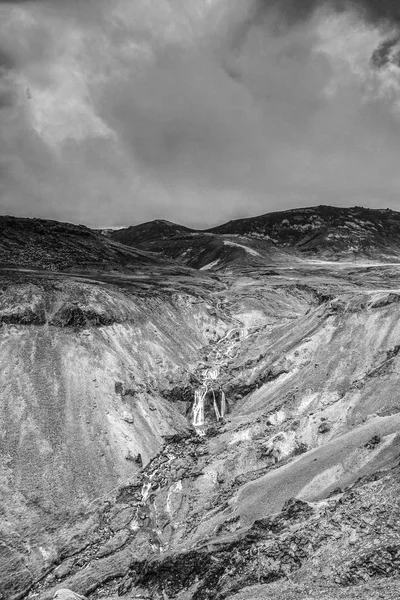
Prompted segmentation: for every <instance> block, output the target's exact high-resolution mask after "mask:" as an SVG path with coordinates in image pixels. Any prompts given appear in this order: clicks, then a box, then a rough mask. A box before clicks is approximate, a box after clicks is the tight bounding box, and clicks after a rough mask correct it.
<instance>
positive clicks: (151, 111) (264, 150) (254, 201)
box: [0, 0, 400, 226]
mask: <svg viewBox="0 0 400 600" xmlns="http://www.w3.org/2000/svg"><path fill="white" fill-rule="evenodd" d="M350 5H351V7H352V8H351V10H350V9H349V6H350ZM397 22H398V10H397V7H396V5H395V4H394V3H393V4H391V3H389V2H387V3H386V2H380V3H379V4H378V3H375V2H366V1H363V2H361V0H360V1H356V0H354V2H352V3H351V4H349V3H344V2H342V3H340V2H332V1H330V2H328V1H327V2H322V3H321V2H316V1H312V0H304V1H303V2H302V3H299V2H298V1H297V2H295V1H294V0H293V1H289V0H279V2H278V1H277V0H276V1H273V0H271V1H263V2H261V0H257V1H254V0H159V2H157V3H155V2H153V3H149V2H148V1H147V0H135V2H131V1H129V0H117V1H115V2H111V1H109V0H99V1H98V2H97V1H96V2H95V1H94V0H86V1H85V0H81V1H80V2H74V3H67V2H61V0H58V1H57V0H36V1H33V0H32V1H30V2H0V140H1V145H0V177H1V180H0V209H1V210H2V212H12V213H14V214H20V215H22V214H25V215H32V216H33V215H34V216H48V217H52V218H60V219H69V220H72V221H83V222H85V223H88V224H91V225H95V226H105V225H107V224H109V225H123V224H129V223H132V222H139V221H142V220H147V219H150V218H157V217H165V218H169V219H171V220H177V221H181V222H184V223H188V224H189V225H195V226H205V225H208V224H210V225H211V224H214V223H217V222H220V221H223V220H226V219H230V218H234V217H235V216H244V215H248V214H252V213H253V214H254V213H261V212H266V211H268V210H274V209H278V208H285V207H293V206H297V205H307V204H315V203H316V204H320V203H334V204H338V203H343V204H346V203H349V204H354V203H358V204H367V205H371V206H372V205H380V204H383V205H390V206H392V207H396V202H397V194H398V189H399V186H400V181H399V178H398V175H397V172H398V167H397V164H396V162H397V161H396V156H398V152H399V150H400V148H399V145H400V142H399V139H398V128H399V118H400V86H399V83H398V82H399V81H400V77H399V67H398V65H396V63H395V61H393V60H386V61H381V64H379V65H377V64H376V61H375V62H374V61H372V60H371V57H372V56H374V53H375V52H376V51H377V49H379V48H383V50H382V53H383V54H384V53H385V48H386V49H387V50H388V53H389V54H388V56H389V58H390V57H391V56H392V54H393V52H394V48H395V46H392V45H390V44H389V46H387V47H385V43H387V40H396V39H397V38H396V35H397V34H396V33H395V31H396V28H397ZM390 52H392V54H390ZM383 54H382V55H383ZM375 56H376V55H375ZM378 66H379V68H378Z"/></svg>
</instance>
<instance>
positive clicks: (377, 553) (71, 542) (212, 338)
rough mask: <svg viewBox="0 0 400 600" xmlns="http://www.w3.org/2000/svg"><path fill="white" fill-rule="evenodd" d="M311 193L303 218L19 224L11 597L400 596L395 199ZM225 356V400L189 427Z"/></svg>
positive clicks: (9, 336) (5, 414) (5, 277)
mask: <svg viewBox="0 0 400 600" xmlns="http://www.w3.org/2000/svg"><path fill="white" fill-rule="evenodd" d="M322 208H326V207H322ZM312 210H313V209H308V212H307V211H302V212H301V211H299V213H298V214H295V217H296V219H297V220H296V222H295V229H292V217H293V213H295V211H289V212H288V213H283V214H281V216H280V217H279V218H280V221H279V218H278V217H277V216H276V215H274V216H273V217H271V218H269V220H268V218H264V221H262V218H261V217H259V218H257V219H258V220H257V219H254V220H253V221H254V222H253V225H252V227H251V228H250V229H251V230H244V229H243V228H244V225H243V222H242V221H240V222H238V223H237V226H236V229H235V225H234V223H233V224H232V223H231V224H227V225H226V226H224V227H222V228H220V229H219V230H218V231H215V230H214V231H213V232H192V231H190V230H186V229H185V228H179V227H178V228H176V229H175V226H174V225H173V224H165V222H155V223H154V224H153V225H151V227H150V226H146V227H145V228H144V229H143V226H140V227H141V229H140V228H138V230H137V238H136V240H135V231H136V230H135V228H130V229H129V230H126V232H127V233H126V232H124V230H122V232H117V233H118V238H119V239H118V241H113V240H110V237H109V236H110V235H111V236H112V237H114V236H115V237H117V236H116V234H114V233H112V234H110V233H107V235H106V236H101V235H100V233H96V232H90V230H88V232H89V233H88V232H86V231H84V230H79V228H75V229H74V227H75V226H67V227H66V228H65V230H63V226H62V224H58V230H57V236H58V238H59V240H60V242H59V247H58V248H54V244H53V241H52V238H51V235H53V232H54V227H55V225H54V224H53V223H51V224H48V223H47V222H41V223H40V228H41V234H40V236H38V234H37V231H36V229H35V228H37V223H36V224H34V226H33V229H32V230H29V232H30V233H29V240H28V239H27V238H26V237H25V238H23V237H22V235H25V234H22V235H21V232H20V233H19V234H18V235H19V237H20V239H23V240H25V241H24V243H25V244H26V245H27V246H26V247H27V248H28V250H29V248H31V249H32V250H31V251H30V252H31V254H30V256H33V258H32V259H29V260H28V259H24V260H22V258H18V261H19V263H18V264H17V262H16V261H15V260H13V259H11V258H10V256H13V252H14V250H12V251H10V252H11V254H10V255H5V258H4V261H2V262H3V265H4V266H3V268H2V270H1V294H0V322H1V323H2V326H1V329H0V348H1V358H2V363H1V364H2V369H1V370H0V389H1V398H0V399H1V402H0V411H1V428H2V429H1V440H2V446H1V448H2V462H1V469H2V471H1V479H0V482H1V483H0V485H1V487H0V492H1V497H2V512H3V514H2V518H1V523H2V525H1V539H2V542H1V545H0V573H1V575H0V590H1V592H2V593H3V596H4V598H7V600H8V599H10V600H17V599H22V598H29V599H40V600H48V599H51V598H52V597H53V594H54V591H55V590H56V589H59V588H70V589H72V590H74V591H75V592H78V593H81V594H85V595H87V596H89V597H90V598H93V599H94V598H117V597H126V598H134V597H136V598H140V597H141V598H153V599H162V600H165V599H168V598H177V599H178V600H192V599H193V600H205V599H209V600H212V599H221V600H222V599H223V598H228V597H232V598H235V600H249V599H250V598H254V599H260V600H261V599H262V598H272V597H274V598H282V599H283V600H289V599H291V598H302V599H304V600H305V599H306V598H307V599H308V598H310V599H315V600H317V599H318V600H319V599H320V598H321V599H322V598H327V599H332V600H339V599H342V598H357V599H360V600H361V599H364V598H380V597H382V598H383V597H384V598H396V597H398V593H399V589H400V580H399V566H400V532H399V528H398V522H399V512H400V510H399V509H400V507H399V500H398V498H399V492H400V489H399V468H400V466H399V458H400V437H399V425H400V409H399V399H398V376H399V371H400V326H399V314H400V313H399V307H400V261H399V248H400V246H398V245H397V242H396V241H394V240H395V238H396V235H397V227H398V226H399V224H400V215H398V214H397V213H393V212H389V214H386V213H382V214H380V215H377V214H375V212H380V211H366V210H365V209H357V210H355V209H354V210H353V209H349V210H348V211H345V210H344V209H341V210H342V213H341V214H340V215H338V214H336V213H335V211H334V209H331V212H329V211H327V210H320V209H316V211H314V212H310V211H312ZM338 210H339V209H338ZM361 210H362V211H364V212H363V213H362V214H361V213H360V211H361ZM332 211H333V217H334V219H333V217H332V214H331V213H332ZM352 211H353V212H352ZM344 213H345V214H344ZM369 213H371V214H369ZM372 213H373V214H372ZM327 215H328V216H327ZM300 217H301V218H302V219H303V220H299V219H300ZM311 217H313V218H311ZM328 217H329V219H330V221H329V223H328V225H329V228H328V229H329V232H328V233H327V230H326V231H325V230H324V229H323V227H324V226H325V225H323V223H322V224H321V223H320V225H318V227H316V226H315V223H316V222H318V223H319V222H321V221H322V220H323V219H325V220H329V219H328ZM318 219H319V221H318ZM332 219H333V220H332ZM335 219H336V220H335ZM17 221H18V220H17ZM360 221H363V223H364V224H363V225H360ZM262 222H263V223H264V224H265V223H267V224H268V223H269V224H270V225H269V227H270V228H271V227H274V228H275V229H274V231H275V233H274V234H273V235H271V231H269V230H268V231H267V230H264V229H262V228H261V225H260V223H262ZM271 223H272V225H271ZM343 223H350V225H346V227H347V229H346V231H345V232H344V230H343V229H342V227H344V225H342V224H343ZM368 223H370V225H369V224H368ZM11 224H12V231H14V232H15V228H16V227H18V223H17V222H15V221H13V222H12V223H11ZM245 224H246V227H248V223H247V222H246V223H245ZM310 224H311V226H312V227H314V226H315V227H314V229H312V227H311V229H310V227H308V225H310ZM28 225H29V223H28ZM28 225H27V224H26V223H25V222H24V223H23V226H24V227H27V226H28ZM9 226H10V225H9V222H5V224H4V222H3V227H4V229H5V231H6V233H7V232H8V233H7V236H8V238H11V237H12V234H11V233H10V232H9V230H8V229H7V228H8V227H9ZM385 226H387V231H388V232H390V235H389V234H388V235H387V236H385V235H384V233H382V234H381V233H380V234H379V236H380V237H379V239H378V234H377V233H376V231H380V228H384V227H385ZM361 227H363V228H364V229H363V231H362V232H361V234H360V228H361ZM70 228H72V229H73V235H74V236H75V238H74V240H75V241H74V243H73V244H72V245H71V246H68V244H67V242H66V241H65V240H66V239H67V238H68V239H69V236H70V235H71V229H70ZM299 228H300V229H299ZM255 229H257V231H256V234H257V235H255V233H254V231H255ZM315 229H317V232H316V233H317V234H318V235H317V237H313V240H314V242H315V240H317V241H318V243H317V244H315V243H314V242H313V244H314V245H313V247H312V248H311V246H310V243H311V238H307V239H308V241H307V244H306V242H305V241H304V239H303V238H302V237H301V236H303V235H304V236H309V235H310V231H311V230H312V232H313V235H314V233H315ZM283 231H286V232H287V235H286V237H285V236H284V233H282V232H283ZM382 231H383V229H382ZM399 231H400V229H399ZM277 232H278V233H279V235H278V233H277ZM293 232H295V233H293ZM299 232H300V233H301V236H300V233H299ZM368 232H369V233H368ZM81 235H83V236H84V239H85V240H86V242H87V240H89V242H87V244H88V245H86V246H85V253H86V254H85V256H86V257H87V260H86V261H85V264H84V265H83V262H82V261H81V258H80V256H78V255H76V253H75V252H76V248H80V245H79V244H77V243H76V242H77V240H78V241H79V240H80V239H81V238H80V237H79V236H81ZM331 235H332V236H336V237H332V238H330V237H328V236H331ZM7 236H6V237H7ZM48 236H50V237H48ZM124 236H125V239H124ZM126 236H128V238H129V239H128V238H127V237H126ZM368 236H369V237H368ZM321 240H322V241H323V242H322V241H321ZM332 240H333V241H332ZM360 240H362V243H361V241H360ZM368 240H370V241H371V243H370V244H368ZM86 242H85V243H86ZM127 242H129V244H130V246H129V247H128V246H125V245H124V243H127ZM13 243H14V242H13ZM68 243H69V242H68ZM135 243H136V245H137V246H138V247H139V250H132V247H134V246H135ZM91 244H92V245H93V253H94V258H93V264H91V263H90V260H91V259H90V253H91V252H92V249H91V248H92V246H91ZM102 245H104V248H105V250H101V253H100V254H99V255H98V254H97V248H101V247H102ZM305 245H306V247H307V251H304V247H305ZM67 246H68V248H69V249H68V261H67V262H68V268H66V266H65V265H66V260H67V259H66V258H65V257H64V258H63V252H66V250H64V249H65V248H66V247H67ZM39 251H40V253H41V256H45V259H43V261H42V262H41V263H39V264H38V263H37V255H38V253H39ZM99 252H100V251H99ZM108 252H110V253H112V254H110V255H109V254H107V253H108ZM115 253H117V255H116V254H115ZM28 254H29V253H28ZM28 254H27V250H25V251H22V250H21V254H20V255H19V256H20V257H24V256H28ZM53 255H54V260H53V258H52V257H53ZM100 255H101V256H106V257H107V256H109V257H110V258H107V261H106V262H105V263H104V264H103V267H102V268H100V266H99V264H100V263H99V260H100V259H99V258H98V257H99V256H100ZM119 256H122V257H124V258H123V259H120V258H118V257H119ZM135 261H136V262H135ZM119 262H120V263H121V264H120V266H118V265H119ZM216 365H218V374H217V378H216V381H215V388H216V389H217V388H218V389H221V390H223V391H224V392H225V394H226V398H227V401H228V405H229V409H230V411H229V413H228V414H227V415H225V418H224V421H223V422H219V423H218V422H217V421H216V419H215V418H214V416H213V413H212V411H208V412H207V413H206V422H205V426H204V428H205V431H206V435H205V436H201V435H199V432H198V431H196V430H195V429H194V428H193V426H192V415H191V409H192V405H193V400H194V393H195V390H196V389H198V388H199V386H201V385H202V381H203V379H204V374H205V373H206V372H207V371H210V369H211V370H212V369H213V368H215V366H216Z"/></svg>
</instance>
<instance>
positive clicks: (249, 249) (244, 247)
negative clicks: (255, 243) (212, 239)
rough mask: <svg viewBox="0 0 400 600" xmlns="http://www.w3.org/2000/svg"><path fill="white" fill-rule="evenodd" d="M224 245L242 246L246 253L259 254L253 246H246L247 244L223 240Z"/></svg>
mask: <svg viewBox="0 0 400 600" xmlns="http://www.w3.org/2000/svg"><path fill="white" fill-rule="evenodd" d="M224 246H236V247H237V248H242V249H243V250H244V251H245V252H247V254H250V255H251V256H261V254H260V253H259V252H257V251H256V250H253V248H248V247H247V246H243V245H242V244H237V243H236V242H231V241H229V240H224Z"/></svg>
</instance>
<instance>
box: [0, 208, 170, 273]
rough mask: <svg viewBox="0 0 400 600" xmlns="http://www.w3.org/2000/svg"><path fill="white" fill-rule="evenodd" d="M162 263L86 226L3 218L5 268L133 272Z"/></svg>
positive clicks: (0, 261)
mask: <svg viewBox="0 0 400 600" xmlns="http://www.w3.org/2000/svg"><path fill="white" fill-rule="evenodd" d="M164 262H165V261H164ZM159 263H160V259H159V257H157V256H156V255H152V254H149V253H148V252H144V251H141V250H136V249H133V248H128V247H127V246H125V245H121V244H119V243H118V242H117V241H114V240H112V239H108V238H107V237H105V236H103V235H101V234H100V233H98V232H95V231H93V230H91V229H89V228H88V227H85V226H84V225H73V224H72V223H59V222H58V221H50V220H45V219H20V218H17V217H9V216H0V266H1V267H4V266H12V267H18V268H21V267H24V268H42V269H50V270H53V271H60V270H70V269H79V270H88V269H90V270H93V269H95V270H100V271H110V270H118V271H121V270H128V271H129V270H130V269H131V268H133V267H135V268H136V267H137V266H138V265H151V264H152V265H155V264H159Z"/></svg>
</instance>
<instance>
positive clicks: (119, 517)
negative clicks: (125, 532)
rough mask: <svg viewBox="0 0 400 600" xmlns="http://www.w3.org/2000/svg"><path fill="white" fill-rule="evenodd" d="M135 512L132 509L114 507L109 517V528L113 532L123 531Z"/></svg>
mask: <svg viewBox="0 0 400 600" xmlns="http://www.w3.org/2000/svg"><path fill="white" fill-rule="evenodd" d="M135 512H136V510H135V509H134V508H132V507H128V508H123V509H122V510H121V508H120V507H118V506H117V507H115V509H114V510H113V511H112V514H111V516H110V528H111V529H112V530H113V531H120V530H121V529H124V528H125V527H126V526H127V525H129V523H130V522H131V521H132V519H133V517H134V515H135Z"/></svg>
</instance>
